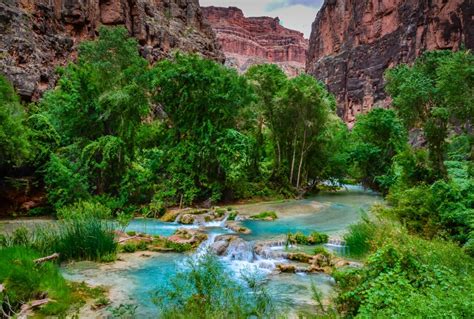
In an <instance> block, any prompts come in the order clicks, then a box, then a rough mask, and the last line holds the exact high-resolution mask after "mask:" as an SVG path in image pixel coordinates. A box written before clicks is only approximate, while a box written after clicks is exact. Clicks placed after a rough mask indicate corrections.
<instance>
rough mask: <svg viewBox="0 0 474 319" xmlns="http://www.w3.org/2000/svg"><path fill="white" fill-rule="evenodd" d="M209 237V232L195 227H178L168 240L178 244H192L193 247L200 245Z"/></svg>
mask: <svg viewBox="0 0 474 319" xmlns="http://www.w3.org/2000/svg"><path fill="white" fill-rule="evenodd" d="M206 239H207V234H205V233H203V232H200V231H199V230H195V229H184V228H180V229H178V230H177V231H176V232H175V233H174V234H173V235H172V236H170V237H168V240H169V241H171V242H174V243H177V244H190V245H191V246H193V247H197V246H199V244H201V243H202V242H203V241H205V240H206Z"/></svg>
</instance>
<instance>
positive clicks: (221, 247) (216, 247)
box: [211, 235, 238, 256]
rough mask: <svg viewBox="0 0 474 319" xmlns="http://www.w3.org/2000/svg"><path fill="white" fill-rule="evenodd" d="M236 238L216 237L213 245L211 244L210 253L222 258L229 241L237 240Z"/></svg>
mask: <svg viewBox="0 0 474 319" xmlns="http://www.w3.org/2000/svg"><path fill="white" fill-rule="evenodd" d="M237 238H238V237H237V236H235V235H220V236H217V237H216V239H215V241H214V243H212V244H211V249H212V251H213V252H214V253H215V254H216V255H218V256H223V255H225V254H226V252H227V248H228V247H229V244H230V242H231V241H233V240H235V239H237Z"/></svg>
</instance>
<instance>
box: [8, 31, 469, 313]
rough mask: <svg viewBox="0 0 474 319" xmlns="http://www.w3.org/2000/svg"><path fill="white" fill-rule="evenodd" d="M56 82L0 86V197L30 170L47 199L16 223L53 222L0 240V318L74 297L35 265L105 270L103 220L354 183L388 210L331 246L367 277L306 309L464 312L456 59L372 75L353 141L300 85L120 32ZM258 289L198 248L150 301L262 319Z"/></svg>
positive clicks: (464, 91)
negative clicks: (23, 96) (368, 102)
mask: <svg viewBox="0 0 474 319" xmlns="http://www.w3.org/2000/svg"><path fill="white" fill-rule="evenodd" d="M58 73H59V76H60V78H59V81H58V86H57V87H56V88H55V89H54V90H51V91H49V92H47V93H46V94H45V95H44V96H43V98H42V99H41V100H40V101H39V102H37V103H31V104H26V105H25V104H22V103H21V102H20V100H19V98H18V97H17V95H16V93H15V91H14V90H13V88H12V86H11V84H10V83H8V81H7V80H6V79H5V78H4V77H1V76H0V179H1V185H0V186H1V187H2V188H3V189H5V188H7V187H12V185H11V184H12V183H14V181H15V177H17V176H21V174H25V172H27V173H28V174H32V175H33V176H34V180H35V183H36V184H37V185H39V186H40V187H44V189H45V190H46V192H47V205H46V206H44V207H41V208H35V209H33V210H31V211H30V213H31V214H51V215H55V216H56V217H58V218H59V219H60V221H59V222H58V223H57V224H56V225H54V226H51V227H45V228H41V229H37V230H35V231H32V232H27V231H25V230H19V231H16V232H15V233H14V234H12V235H8V236H1V237H0V261H1V262H0V267H3V268H0V270H1V271H0V284H1V285H2V286H0V287H1V288H2V289H1V290H0V302H1V307H0V310H1V312H2V314H3V315H5V316H9V315H13V314H14V313H18V311H19V310H20V308H21V306H22V305H23V304H25V303H26V302H27V301H28V300H31V299H39V298H41V297H44V296H47V297H48V298H51V299H54V300H55V302H54V303H51V304H48V305H47V306H45V307H43V308H41V310H40V312H41V313H43V314H44V315H64V314H65V313H66V312H67V311H69V308H70V307H72V306H74V305H76V304H77V302H78V301H77V300H80V299H81V298H76V297H75V294H76V295H77V294H79V295H82V296H84V295H87V293H84V292H81V289H83V288H78V287H74V286H73V285H71V284H69V283H67V282H66V281H65V280H64V279H63V278H62V277H61V275H60V274H59V272H58V266H57V265H56V264H55V262H54V261H50V262H46V263H42V264H39V265H38V264H35V263H34V262H33V260H34V259H35V258H38V257H42V256H44V255H48V254H50V253H59V256H60V261H66V260H97V261H110V260H113V259H114V258H115V255H116V253H117V249H118V247H117V243H116V240H115V234H114V227H112V226H111V224H110V223H109V222H106V221H104V219H106V218H116V219H117V221H118V223H119V224H121V225H126V224H127V221H128V220H129V219H130V218H132V217H133V214H137V213H141V214H143V215H145V216H150V215H152V216H155V217H159V216H162V215H163V214H164V213H165V212H166V209H167V208H169V207H172V206H184V205H193V204H203V203H206V204H211V205H212V203H216V202H219V201H228V200H237V199H248V198H257V199H262V198H263V199H264V198H275V197H292V196H301V195H303V194H305V193H308V192H311V191H316V190H317V189H318V186H319V185H320V184H321V182H322V181H328V180H330V181H334V182H342V181H345V180H352V181H354V182H357V183H361V184H363V185H364V186H367V187H370V188H372V189H374V190H377V191H379V192H381V193H382V194H384V195H385V197H386V200H387V203H388V204H389V205H388V206H377V207H374V208H373V209H372V213H371V214H370V215H368V217H367V218H366V219H365V220H363V221H362V222H360V223H359V224H355V225H353V226H351V228H350V229H349V232H348V233H347V234H346V237H345V241H346V242H347V244H348V246H349V247H350V251H351V253H352V254H353V255H354V257H356V258H358V259H360V260H362V261H364V266H363V267H362V268H358V269H352V268H348V269H345V270H340V271H337V272H335V273H334V274H333V276H334V277H335V279H336V282H337V290H338V296H337V297H336V298H335V300H334V305H335V308H333V307H326V309H325V307H323V306H321V311H318V312H317V313H316V312H315V316H319V315H323V316H348V317H370V316H373V315H374V314H377V316H380V317H403V318H405V317H432V316H441V317H451V318H453V317H454V318H468V317H472V316H473V315H474V313H473V309H474V301H473V299H472V295H473V293H474V286H473V283H474V270H473V268H472V267H473V266H472V265H473V261H474V260H473V258H472V257H473V256H474V231H473V230H474V165H473V156H474V152H473V134H472V122H473V119H474V91H473V90H474V57H473V55H472V53H471V52H469V51H464V50H461V51H459V52H455V53H453V52H449V51H442V52H430V53H426V54H425V55H423V56H422V57H420V58H419V59H418V60H417V61H416V63H415V64H414V65H412V66H406V65H401V66H399V67H396V68H394V69H391V70H389V71H387V74H386V79H387V85H386V90H387V92H388V94H390V95H391V97H392V98H393V103H392V108H391V109H390V110H386V109H380V108H376V109H374V110H372V111H371V112H369V113H367V114H364V115H360V116H359V117H358V119H357V122H356V124H355V126H354V128H353V129H352V130H351V131H349V130H348V129H347V127H346V125H345V124H344V123H343V122H342V121H341V120H340V119H339V118H338V117H337V115H336V113H335V99H334V97H333V96H332V95H331V94H329V93H328V92H327V91H326V89H325V88H324V85H323V84H321V83H320V82H318V81H316V80H315V79H314V78H312V77H310V76H308V75H300V76H298V77H295V78H292V79H288V78H287V77H286V76H285V75H284V73H283V72H282V71H281V70H280V69H279V68H278V67H276V66H274V65H261V66H254V67H252V68H250V70H249V71H248V72H247V73H246V74H244V75H238V74H237V73H236V72H235V71H233V70H230V69H227V68H225V67H224V66H222V65H219V64H217V63H215V62H213V61H210V60H206V59H203V58H201V57H198V56H196V55H185V54H181V53H176V54H175V55H174V56H173V57H172V58H170V59H167V60H163V61H161V62H158V63H156V64H155V65H154V66H152V67H150V66H149V65H148V63H147V61H146V60H144V59H143V58H142V57H140V55H139V53H138V50H137V43H136V41H135V40H134V39H130V38H128V36H127V32H126V30H125V29H123V28H102V29H101V30H100V37H99V39H98V40H97V41H91V42H84V43H83V44H81V46H80V49H79V56H78V59H77V61H76V62H75V63H70V64H69V65H68V66H66V67H64V68H60V69H59V70H58ZM409 140H410V141H411V142H410V143H409ZM234 218H235V217H234ZM255 218H256V219H275V218H277V216H276V214H275V213H274V212H266V213H265V214H262V215H261V216H255ZM315 234H317V233H315ZM315 237H317V238H315ZM289 238H290V240H292V241H293V242H295V243H300V242H308V241H314V242H318V243H321V242H325V241H327V237H326V236H324V234H317V236H316V235H314V236H313V235H311V236H304V235H303V234H298V233H297V234H294V235H289ZM138 245H139V244H137V245H135V246H134V244H129V245H128V246H123V247H122V248H121V249H123V250H130V251H134V250H136V249H141V248H139V247H138ZM132 246H133V247H132ZM178 250H179V249H178ZM3 288H4V289H3ZM261 288H262V287H261V285H260V283H258V282H257V281H256V280H254V279H251V278H249V279H248V280H246V283H245V284H242V283H240V282H234V281H233V280H232V279H230V278H228V276H227V275H226V274H225V273H224V272H223V271H222V268H221V267H220V266H219V262H218V260H215V259H214V258H213V257H212V256H207V255H206V256H205V257H203V258H202V260H201V262H200V263H197V265H193V266H192V267H190V268H189V269H188V270H187V271H185V272H182V273H179V274H178V275H176V277H175V278H174V279H172V281H171V287H170V289H168V290H164V291H160V292H159V293H157V294H156V296H155V299H154V300H155V302H156V304H157V305H159V307H160V309H161V312H160V313H161V315H162V316H163V317H175V316H178V317H183V318H187V317H199V318H204V317H206V318H208V317H210V318H213V317H215V318H219V317H223V316H230V317H235V318H247V317H251V316H256V317H272V316H274V313H273V311H272V306H271V301H270V300H268V298H267V295H266V294H265V291H264V289H261ZM247 289H250V290H251V292H252V293H251V296H252V298H248V297H247V296H248V294H247V292H248V290H247ZM177 292H180V293H177ZM90 294H92V295H94V293H90ZM314 295H315V296H316V297H317V298H316V299H318V300H319V301H320V294H319V293H318V292H317V291H316V290H315V292H314ZM321 305H322V304H321ZM120 310H121V309H119V310H117V311H116V312H117V313H118V312H120Z"/></svg>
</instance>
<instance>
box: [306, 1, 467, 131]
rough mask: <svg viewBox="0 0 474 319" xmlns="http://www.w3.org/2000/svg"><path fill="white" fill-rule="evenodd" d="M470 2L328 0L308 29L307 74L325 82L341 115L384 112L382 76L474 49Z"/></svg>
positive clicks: (351, 118) (348, 119) (350, 120)
mask: <svg viewBox="0 0 474 319" xmlns="http://www.w3.org/2000/svg"><path fill="white" fill-rule="evenodd" d="M473 14H474V1H473V0H367V1H359V0H326V1H325V2H324V4H323V6H322V8H321V10H320V12H319V13H318V15H317V17H316V20H315V21H314V23H313V26H312V33H311V37H310V45H309V51H308V60H307V64H306V70H307V72H308V73H310V74H312V75H314V76H315V77H317V78H318V79H320V80H322V81H324V82H326V84H327V86H328V88H329V90H330V91H331V92H332V93H334V94H335V95H336V97H337V101H338V112H339V115H340V116H342V118H343V119H344V120H345V121H346V122H347V123H353V122H354V119H355V116H356V115H357V114H358V113H361V112H365V111H367V110H370V109H371V108H373V107H374V106H382V107H385V106H388V104H389V103H390V101H389V100H388V99H387V96H386V94H385V93H384V89H383V88H384V80H383V73H384V71H385V70H386V69H387V68H389V67H392V66H395V65H397V64H399V63H409V62H412V61H414V60H415V58H416V57H417V56H419V55H420V54H421V53H423V52H424V51H427V50H437V49H454V50H456V49H459V48H460V46H461V44H462V43H464V44H465V46H466V48H474V17H473Z"/></svg>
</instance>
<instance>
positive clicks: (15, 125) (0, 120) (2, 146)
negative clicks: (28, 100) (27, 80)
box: [0, 75, 30, 169]
mask: <svg viewBox="0 0 474 319" xmlns="http://www.w3.org/2000/svg"><path fill="white" fill-rule="evenodd" d="M29 147H30V144H29V141H28V129H27V127H26V125H25V112H24V110H23V107H22V105H21V104H20V99H19V98H18V96H17V94H16V92H15V90H14V89H13V86H12V85H11V84H10V83H9V82H8V80H7V79H6V78H5V77H3V76H2V75H0V169H2V168H3V169H8V168H11V167H13V166H16V165H19V164H21V163H22V162H24V160H25V159H27V157H28V155H29Z"/></svg>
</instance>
